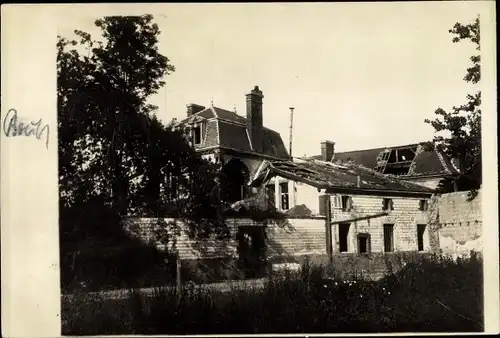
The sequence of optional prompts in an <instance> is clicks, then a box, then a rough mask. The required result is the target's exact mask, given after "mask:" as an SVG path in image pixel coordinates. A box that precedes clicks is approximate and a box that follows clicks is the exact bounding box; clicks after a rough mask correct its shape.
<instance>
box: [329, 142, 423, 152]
mask: <svg viewBox="0 0 500 338" xmlns="http://www.w3.org/2000/svg"><path fill="white" fill-rule="evenodd" d="M420 143H421V142H417V143H409V144H404V145H399V146H383V147H377V148H365V149H358V150H346V151H338V152H335V153H336V154H342V153H356V152H361V151H369V150H379V149H380V150H382V149H395V148H406V147H412V146H418V145H420Z"/></svg>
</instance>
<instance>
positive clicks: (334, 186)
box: [249, 159, 435, 195]
mask: <svg viewBox="0 0 500 338" xmlns="http://www.w3.org/2000/svg"><path fill="white" fill-rule="evenodd" d="M274 176H280V177H283V178H287V179H290V180H293V181H296V182H302V183H306V184H308V185H310V186H313V187H316V188H318V189H325V190H326V191H335V190H342V189H349V190H352V191H354V190H357V191H359V192H360V193H361V192H365V193H366V192H368V191H378V192H387V193H389V192H406V193H419V194H428V195H432V194H433V193H434V192H435V191H434V190H433V189H430V188H428V187H425V186H421V185H418V184H415V183H411V182H407V181H404V180H401V179H399V178H397V177H394V176H391V175H384V174H380V173H378V172H376V171H374V170H372V169H370V168H365V167H362V166H359V165H356V164H353V163H349V164H342V165H340V164H336V163H333V162H325V161H321V160H315V159H296V161H295V162H291V161H267V160H266V161H263V162H262V163H261V165H260V166H259V167H258V168H257V169H256V170H255V172H254V173H253V175H252V177H251V179H250V183H249V184H250V185H252V186H259V185H262V184H265V183H266V182H267V181H268V180H270V179H271V178H272V177H274Z"/></svg>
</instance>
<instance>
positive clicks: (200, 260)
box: [124, 217, 326, 282]
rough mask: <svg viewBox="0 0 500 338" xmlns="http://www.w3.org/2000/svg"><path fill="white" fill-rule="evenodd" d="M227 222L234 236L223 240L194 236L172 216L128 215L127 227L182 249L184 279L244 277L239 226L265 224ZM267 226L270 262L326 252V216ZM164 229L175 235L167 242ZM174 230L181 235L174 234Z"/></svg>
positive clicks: (137, 234) (145, 238) (148, 238)
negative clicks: (163, 239)
mask: <svg viewBox="0 0 500 338" xmlns="http://www.w3.org/2000/svg"><path fill="white" fill-rule="evenodd" d="M227 223H228V226H229V230H230V238H228V239H226V240H223V241H222V240H219V239H215V238H210V239H207V240H200V241H195V240H192V239H190V238H189V236H188V234H187V231H186V228H185V227H184V226H183V224H182V223H181V222H177V223H175V224H174V221H173V220H172V219H153V218H128V219H127V220H125V221H124V228H125V230H126V231H127V232H128V233H129V234H131V235H132V236H134V237H138V238H140V239H142V240H143V241H145V242H149V243H153V244H154V245H155V246H156V247H157V248H158V249H160V250H165V249H168V250H172V251H173V252H175V251H177V250H178V252H179V255H180V258H181V260H182V276H183V277H182V278H183V279H190V280H195V281H199V282H202V281H203V282H208V281H215V280H224V279H238V278H244V276H243V275H242V273H241V271H238V242H237V232H238V229H239V228H240V227H262V226H263V224H261V223H258V222H255V221H253V220H250V219H229V220H227ZM265 229H266V246H267V248H266V257H267V260H268V264H269V265H271V264H273V263H275V262H280V261H294V262H295V261H297V260H299V261H300V262H302V261H303V259H304V258H305V257H312V256H324V255H325V254H326V246H325V220H324V218H320V217H318V218H292V219H289V220H288V221H286V222H280V223H272V222H271V223H269V224H268V225H267V226H266V228H265ZM162 232H163V233H164V234H165V233H168V234H169V235H170V236H171V237H170V238H169V240H168V244H167V245H166V246H165V245H164V244H163V242H162V241H161V240H159V239H158V238H157V235H158V234H161V233H162ZM174 233H177V235H176V236H173V235H174Z"/></svg>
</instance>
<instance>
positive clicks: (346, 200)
mask: <svg viewBox="0 0 500 338" xmlns="http://www.w3.org/2000/svg"><path fill="white" fill-rule="evenodd" d="M341 205H342V211H351V209H352V198H351V196H342V197H341Z"/></svg>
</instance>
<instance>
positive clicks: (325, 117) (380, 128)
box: [58, 1, 478, 156]
mask: <svg viewBox="0 0 500 338" xmlns="http://www.w3.org/2000/svg"><path fill="white" fill-rule="evenodd" d="M60 7H61V8H62V9H61V15H59V17H60V23H59V24H58V34H60V35H63V36H65V37H72V36H73V35H72V31H73V30H74V29H80V30H84V31H87V32H89V33H93V32H96V30H95V26H94V25H93V22H94V21H95V19H97V18H99V17H102V16H104V15H118V14H119V15H126V14H134V15H137V14H146V13H150V14H153V15H154V18H155V19H154V20H155V22H156V23H158V25H159V27H160V30H161V32H162V33H161V35H160V42H159V47H160V51H161V52H162V54H164V55H165V56H167V57H168V58H170V60H171V63H172V64H173V65H174V66H175V67H176V71H175V72H174V73H172V74H171V75H169V76H167V78H166V82H167V83H166V86H165V87H164V88H163V89H162V90H161V92H160V93H159V94H158V95H156V96H155V97H153V98H152V99H151V101H152V103H154V104H156V105H158V106H159V110H158V112H157V114H158V116H159V118H160V119H161V120H163V121H165V122H167V121H169V120H171V119H172V118H173V117H177V118H183V117H185V115H186V104H188V103H198V104H201V105H205V106H208V105H209V104H210V101H211V100H212V98H213V101H214V105H215V106H217V107H221V108H225V109H228V110H233V108H234V107H236V109H237V112H238V114H240V115H243V116H244V115H245V93H247V92H249V91H250V90H251V89H252V88H253V87H254V86H255V85H258V86H259V87H260V89H261V90H262V91H263V93H264V106H263V118H264V125H265V126H266V127H269V128H272V129H274V130H276V131H278V132H279V133H280V134H281V136H282V138H283V141H284V143H285V145H286V146H287V148H288V144H289V126H290V111H289V109H288V108H289V107H291V106H293V107H295V113H294V125H293V155H294V156H302V155H305V154H307V155H314V154H319V153H320V142H321V141H322V140H326V139H327V140H331V141H334V142H336V151H347V150H357V149H365V148H373V147H379V146H391V145H403V144H408V143H414V142H420V141H425V140H430V139H431V138H432V137H433V133H434V132H433V128H432V127H431V126H430V125H428V124H425V123H424V119H425V118H433V116H434V114H433V113H434V110H435V109H436V108H437V107H442V108H444V109H449V108H451V107H452V106H453V105H459V104H462V103H464V102H465V95H466V94H467V93H468V92H472V90H471V85H469V84H466V83H465V82H464V81H463V77H464V75H465V71H466V68H467V67H468V66H469V64H470V60H469V57H470V56H471V55H472V54H473V53H474V52H475V50H474V46H473V45H472V43H470V42H463V43H453V42H452V41H451V39H452V35H451V34H450V33H449V32H448V30H449V29H450V28H452V27H453V25H454V24H455V22H457V21H459V22H461V23H468V22H472V21H473V20H474V18H475V17H476V15H477V13H478V10H477V4H476V3H474V2H453V1H450V2H415V3H408V2H401V3H395V2H392V3H380V2H379V3H315V4H308V3H295V4H293V3H292V4H284V3H267V4H154V5H153V4H145V5H141V6H138V5H130V6H127V5H123V6H120V7H117V6H116V5H111V4H108V5H100V6H97V7H94V9H93V10H92V11H82V10H80V8H79V6H75V5H72V7H65V6H64V5H63V6H60ZM96 8H98V9H99V10H96ZM101 8H102V10H100V9H101Z"/></svg>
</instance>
